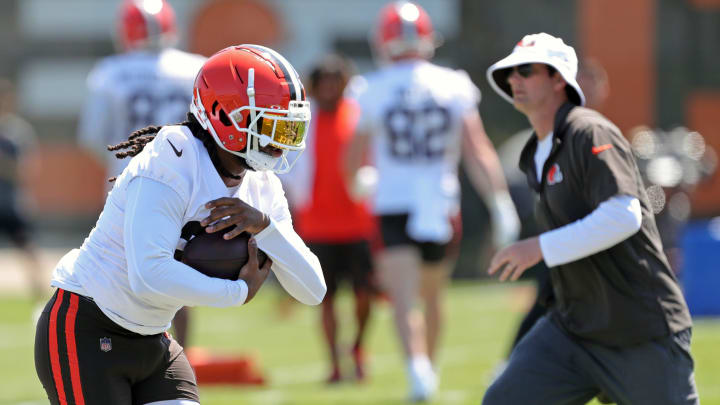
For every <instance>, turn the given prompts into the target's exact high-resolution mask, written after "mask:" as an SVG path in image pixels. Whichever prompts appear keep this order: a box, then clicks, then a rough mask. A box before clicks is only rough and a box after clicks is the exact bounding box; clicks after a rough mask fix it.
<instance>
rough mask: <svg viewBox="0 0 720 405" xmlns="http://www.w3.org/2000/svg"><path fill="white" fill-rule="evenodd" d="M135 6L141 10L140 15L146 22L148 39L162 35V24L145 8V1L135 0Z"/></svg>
mask: <svg viewBox="0 0 720 405" xmlns="http://www.w3.org/2000/svg"><path fill="white" fill-rule="evenodd" d="M135 5H136V6H137V8H138V10H140V14H142V17H143V20H145V28H146V29H147V37H148V39H151V38H156V37H158V36H159V35H160V34H161V33H162V27H160V22H159V21H158V19H157V18H155V16H154V15H153V14H151V13H149V12H148V10H147V9H146V8H145V4H144V1H143V0H135Z"/></svg>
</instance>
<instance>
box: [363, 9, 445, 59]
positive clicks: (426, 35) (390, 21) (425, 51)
mask: <svg viewBox="0 0 720 405" xmlns="http://www.w3.org/2000/svg"><path fill="white" fill-rule="evenodd" d="M437 45H438V44H437V38H436V35H435V31H434V30H433V26H432V21H430V16H429V15H428V13H427V12H426V11H425V10H424V9H423V8H422V7H420V6H419V5H417V4H415V3H412V2H409V1H398V2H394V3H390V4H388V5H386V6H385V7H383V9H382V10H381V11H380V16H379V21H378V25H377V32H376V33H375V38H374V46H375V48H376V50H377V51H378V52H379V54H380V55H381V57H383V58H384V59H390V60H394V59H398V58H401V57H403V56H408V55H413V56H415V55H416V56H420V57H422V58H425V59H430V58H432V56H433V54H434V53H435V48H437Z"/></svg>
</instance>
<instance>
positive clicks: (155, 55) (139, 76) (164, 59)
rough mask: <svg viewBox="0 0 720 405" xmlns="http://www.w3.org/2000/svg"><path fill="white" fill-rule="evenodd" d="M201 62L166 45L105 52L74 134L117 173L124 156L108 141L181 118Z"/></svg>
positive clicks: (90, 81) (110, 171)
mask: <svg viewBox="0 0 720 405" xmlns="http://www.w3.org/2000/svg"><path fill="white" fill-rule="evenodd" d="M203 63H205V58H204V57H203V56H200V55H195V54H190V53H185V52H182V51H179V50H177V49H172V48H167V49H164V50H162V51H160V52H151V51H134V52H129V53H123V54H118V55H113V56H109V57H107V58H104V59H102V60H101V61H100V62H98V64H97V65H96V66H95V67H94V68H93V70H92V71H91V72H90V75H89V76H88V97H87V99H86V101H85V107H84V109H83V112H82V115H81V117H80V124H79V134H78V137H79V141H80V143H81V144H82V145H84V146H87V147H89V148H91V149H93V150H95V151H97V153H98V154H99V155H100V156H102V157H103V158H104V159H105V160H106V167H107V169H108V175H109V176H117V175H119V174H120V173H121V172H122V170H123V169H124V168H125V166H126V165H127V160H126V159H124V160H120V159H116V158H115V155H114V154H113V153H112V152H109V151H108V150H107V146H108V145H115V144H118V143H120V142H123V141H125V140H127V137H128V135H130V133H132V132H133V131H135V130H138V129H140V128H144V127H146V126H148V125H169V124H176V123H179V122H182V121H185V116H186V114H187V112H188V108H189V105H190V101H191V98H192V88H193V82H194V81H195V76H196V75H197V72H198V71H199V70H200V68H201V67H202V65H203Z"/></svg>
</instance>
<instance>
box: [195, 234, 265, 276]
mask: <svg viewBox="0 0 720 405" xmlns="http://www.w3.org/2000/svg"><path fill="white" fill-rule="evenodd" d="M225 233H226V231H218V232H213V233H207V232H205V231H202V232H199V233H198V235H197V236H195V237H193V238H192V239H190V240H189V241H188V243H187V244H186V245H185V249H184V250H183V254H182V262H183V263H185V264H187V265H188V266H190V267H192V268H193V269H195V270H197V271H199V272H201V273H203V274H205V275H207V276H210V277H217V278H224V279H227V280H237V279H238V275H239V274H240V268H242V266H244V265H245V263H247V261H248V245H247V244H248V240H249V239H250V234H249V233H247V232H243V233H241V234H240V235H238V236H236V237H234V238H232V239H230V240H225V239H223V235H224V234H225ZM266 258H267V256H266V255H265V253H264V252H262V251H261V250H258V263H259V265H260V266H262V264H263V263H264V262H265V259H266Z"/></svg>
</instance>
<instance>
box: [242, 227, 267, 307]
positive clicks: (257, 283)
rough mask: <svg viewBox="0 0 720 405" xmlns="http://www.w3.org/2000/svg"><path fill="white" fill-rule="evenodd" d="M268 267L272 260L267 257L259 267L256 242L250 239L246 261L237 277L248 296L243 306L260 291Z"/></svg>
mask: <svg viewBox="0 0 720 405" xmlns="http://www.w3.org/2000/svg"><path fill="white" fill-rule="evenodd" d="M270 266H272V260H270V258H269V257H268V258H267V260H265V263H263V266H262V267H259V264H258V248H257V242H256V241H255V238H250V239H249V240H248V261H247V263H245V265H244V266H242V268H241V269H240V274H239V275H238V279H239V280H243V281H244V282H245V284H247V286H248V295H247V298H246V299H245V304H247V303H248V302H250V300H251V299H253V297H254V296H255V294H256V293H257V292H258V290H260V287H262V285H263V282H265V279H266V278H267V276H268V274H270Z"/></svg>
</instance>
